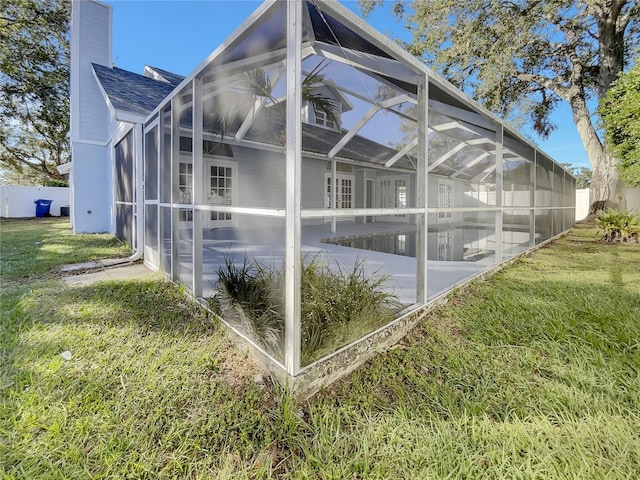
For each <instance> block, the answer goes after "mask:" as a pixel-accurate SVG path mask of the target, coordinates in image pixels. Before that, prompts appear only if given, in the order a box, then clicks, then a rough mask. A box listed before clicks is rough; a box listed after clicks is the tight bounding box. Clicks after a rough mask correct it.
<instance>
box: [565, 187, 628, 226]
mask: <svg viewBox="0 0 640 480" xmlns="http://www.w3.org/2000/svg"><path fill="white" fill-rule="evenodd" d="M625 197H626V199H627V209H628V210H630V211H632V212H634V213H640V188H627V189H626V191H625ZM590 205H591V202H590V201H589V189H588V188H580V189H578V190H576V222H578V221H580V220H582V219H583V218H585V217H586V216H587V215H588V214H589V206H590Z"/></svg>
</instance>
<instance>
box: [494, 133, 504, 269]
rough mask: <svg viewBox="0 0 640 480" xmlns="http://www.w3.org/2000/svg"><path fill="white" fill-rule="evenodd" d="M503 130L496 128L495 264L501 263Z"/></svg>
mask: <svg viewBox="0 0 640 480" xmlns="http://www.w3.org/2000/svg"><path fill="white" fill-rule="evenodd" d="M503 145H504V128H503V126H502V124H501V123H500V124H498V125H497V128H496V207H498V211H497V212H496V218H495V222H496V231H495V238H496V263H501V262H502V245H503V235H502V217H503V215H504V199H503V193H502V192H503V182H504V174H503V172H504V149H503Z"/></svg>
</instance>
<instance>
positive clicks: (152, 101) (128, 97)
mask: <svg viewBox="0 0 640 480" xmlns="http://www.w3.org/2000/svg"><path fill="white" fill-rule="evenodd" d="M92 65H93V71H94V72H95V73H96V76H97V77H98V81H99V82H100V85H102V88H103V89H104V91H105V92H106V94H107V97H108V98H109V101H110V102H111V105H112V106H113V108H115V109H116V110H124V111H127V112H132V113H138V114H142V115H148V114H149V113H150V112H151V111H152V110H153V109H155V108H156V107H157V106H158V105H159V104H160V102H161V101H162V100H164V99H165V98H167V95H169V94H170V93H171V91H172V90H173V89H174V88H175V86H174V85H173V84H171V83H167V82H159V81H157V80H153V79H152V78H148V77H145V76H143V75H138V74H137V73H133V72H129V71H127V70H123V69H121V68H116V67H114V68H109V67H105V66H102V65H97V64H95V63H94V64H92Z"/></svg>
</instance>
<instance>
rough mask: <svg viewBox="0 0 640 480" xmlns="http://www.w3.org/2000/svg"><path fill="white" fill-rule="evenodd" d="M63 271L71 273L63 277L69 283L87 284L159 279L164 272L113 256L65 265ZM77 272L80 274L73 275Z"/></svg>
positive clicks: (75, 284)
mask: <svg viewBox="0 0 640 480" xmlns="http://www.w3.org/2000/svg"><path fill="white" fill-rule="evenodd" d="M60 271H61V272H62V273H65V274H71V275H67V276H65V277H63V278H62V281H63V282H65V283H66V284H67V285H72V286H86V285H91V284H94V283H96V282H103V281H114V280H158V279H160V278H162V274H161V273H159V272H154V271H153V270H150V269H149V268H147V267H146V266H145V265H144V264H142V263H132V262H131V261H130V260H129V259H122V258H112V259H106V260H99V261H97V262H85V263H76V264H73V265H65V266H64V267H62V268H61V269H60ZM76 272H85V273H79V274H78V275H73V273H76Z"/></svg>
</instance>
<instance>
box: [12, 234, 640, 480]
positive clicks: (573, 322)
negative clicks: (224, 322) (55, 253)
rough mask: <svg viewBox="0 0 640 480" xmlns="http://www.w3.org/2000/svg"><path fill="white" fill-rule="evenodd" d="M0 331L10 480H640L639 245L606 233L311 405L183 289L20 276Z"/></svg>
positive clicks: (433, 319) (476, 289)
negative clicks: (263, 379)
mask: <svg viewBox="0 0 640 480" xmlns="http://www.w3.org/2000/svg"><path fill="white" fill-rule="evenodd" d="M40 225H42V227H41V228H44V230H50V229H51V228H53V227H54V225H55V224H54V225H46V224H40ZM5 226H6V225H5V224H3V236H2V243H3V245H2V249H3V250H2V251H3V256H2V261H3V263H4V262H5V256H4V251H5V248H6V249H8V250H9V249H11V248H13V247H11V246H10V245H5V244H6V243H10V242H8V241H7V237H5V235H4V227H5ZM34 228H35V227H34ZM36 230H37V228H36V229H35V230H34V232H33V233H32V236H33V237H34V238H35V237H36V236H38V235H41V236H42V238H46V237H47V235H48V233H47V232H40V233H38V232H37V231H36ZM80 238H81V239H82V240H84V241H87V242H91V241H93V238H94V237H92V236H82V237H80ZM32 248H35V249H37V248H36V246H35V245H33V244H32ZM79 248H81V247H78V249H79ZM89 250H90V249H89ZM26 253H28V251H26V250H25V254H26ZM60 257H61V258H59V259H58V260H59V262H60V263H67V261H68V260H65V259H64V258H65V255H64V254H63V255H61V256H60ZM67 258H68V257H67ZM53 263H54V264H55V262H53ZM4 271H5V270H4V265H3V275H4ZM12 278H16V277H12ZM1 318H2V324H1V325H0V354H1V355H2V357H1V358H0V360H1V361H0V368H1V377H0V478H16V479H22V478H28V479H40V478H42V479H45V478H46V479H49V478H60V479H62V478H64V479H67V478H69V479H73V478H83V479H84V478H203V479H204V478H300V479H303V478H310V479H311V478H313V479H315V478H327V479H329V478H335V479H337V478H349V479H354V478H367V479H369V478H373V479H376V478H379V479H387V478H496V479H498V478H527V479H528V478H540V479H546V478H576V479H582V478H589V479H599V478H602V479H605V478H606V479H609V478H637V476H638V472H639V471H640V436H639V435H638V432H640V320H639V319H640V247H638V246H637V245H602V244H600V243H599V242H598V238H597V236H596V230H595V228H594V227H593V226H580V227H579V228H577V229H574V230H573V231H572V233H571V234H570V235H568V236H567V237H565V238H563V239H561V240H559V241H557V242H554V243H553V244H552V245H550V246H548V247H544V248H542V249H540V250H539V251H537V252H536V253H534V254H532V255H529V256H527V257H525V258H523V259H520V260H518V261H516V262H515V264H513V265H511V266H509V267H508V268H506V269H505V270H503V271H502V272H500V273H499V274H497V275H495V276H493V277H492V278H491V279H489V280H487V281H483V282H476V283H474V284H473V285H471V286H470V287H469V288H467V289H465V290H464V291H461V292H458V293H456V294H455V295H453V296H452V297H451V299H450V301H449V302H448V303H447V304H446V305H444V306H442V307H439V308H437V309H436V310H435V311H434V312H432V314H430V315H429V318H427V319H426V320H425V321H424V322H423V323H422V324H421V325H419V326H418V327H417V328H416V329H415V330H414V331H413V332H412V333H411V334H410V335H409V336H408V337H407V338H406V339H405V340H403V341H402V343H401V344H400V345H399V346H398V347H397V348H393V349H391V350H390V351H388V352H386V353H381V354H380V355H378V356H376V357H375V358H374V359H373V360H372V361H371V362H369V363H368V364H367V365H365V366H364V367H362V368H360V369H358V370H357V371H356V372H354V373H353V374H352V375H350V376H349V377H348V378H346V379H344V380H342V381H340V382H338V383H337V384H334V385H333V386H331V387H330V388H328V389H327V390H326V391H323V392H321V393H320V394H318V395H316V396H315V397H314V398H312V399H311V400H309V401H308V402H304V403H303V404H302V405H295V404H294V403H293V402H292V399H291V398H290V397H289V396H288V395H287V394H286V393H285V392H283V391H282V390H281V389H280V388H279V387H277V386H274V385H272V384H271V383H269V382H268V386H267V388H266V389H264V390H261V389H260V388H258V386H256V385H255V384H254V382H253V381H252V379H253V377H254V375H255V374H256V373H257V370H256V368H255V367H254V366H253V364H252V363H251V362H250V360H249V358H248V356H247V354H246V353H245V352H243V351H240V350H239V349H237V348H235V347H232V346H231V345H230V344H229V343H228V341H227V340H226V339H225V334H224V332H223V331H222V330H221V329H220V328H219V327H218V326H217V325H216V323H215V322H214V321H213V320H212V319H210V318H208V317H207V316H205V315H204V314H203V313H202V312H201V311H200V310H199V309H197V308H196V307H194V305H193V304H192V303H191V302H189V301H186V300H185V298H184V296H183V294H182V293H181V291H180V289H179V288H177V287H174V286H173V285H171V284H169V283H166V282H162V281H153V282H149V281H145V282H135V281H129V282H118V283H101V284H96V285H93V286H88V287H73V288H72V287H63V286H62V285H61V284H60V283H59V282H56V281H55V280H54V279H53V278H52V277H50V276H46V275H43V276H39V277H37V278H33V277H32V278H31V279H29V278H25V277H18V280H15V281H13V282H12V283H10V284H8V286H7V287H5V288H3V291H2V317H1ZM64 350H69V351H71V353H72V355H73V357H72V359H71V360H70V361H64V360H63V359H62V357H61V356H60V353H61V352H62V351H64Z"/></svg>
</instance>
